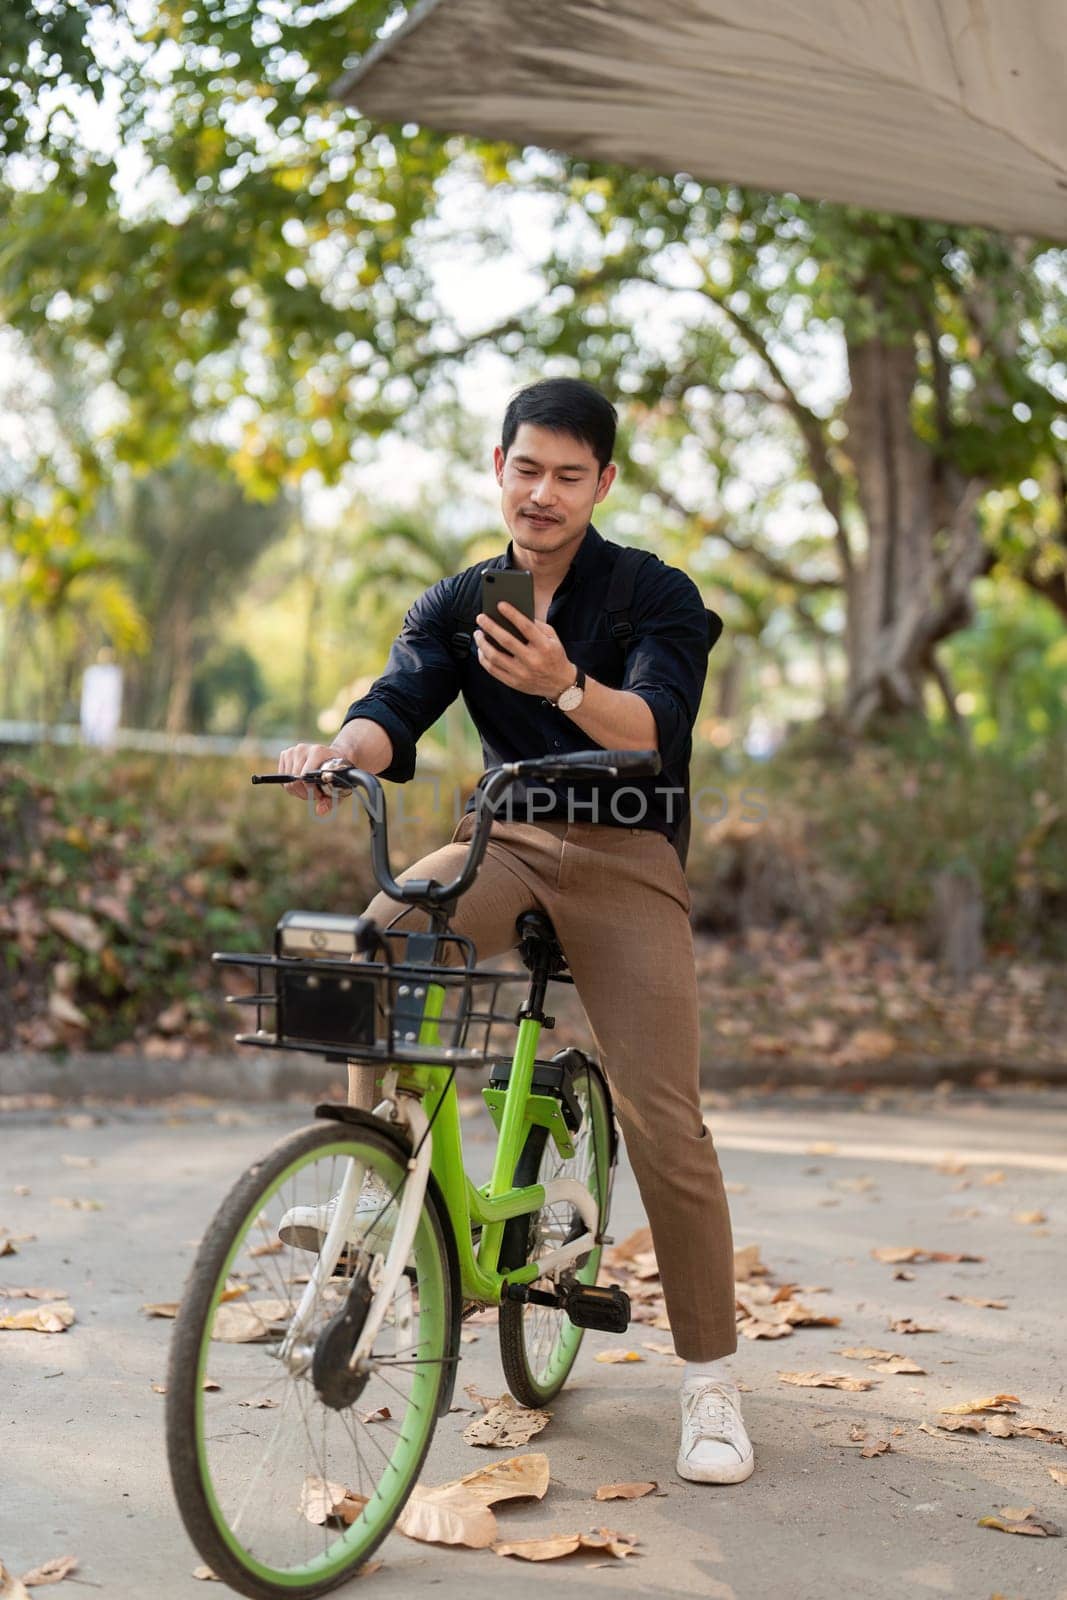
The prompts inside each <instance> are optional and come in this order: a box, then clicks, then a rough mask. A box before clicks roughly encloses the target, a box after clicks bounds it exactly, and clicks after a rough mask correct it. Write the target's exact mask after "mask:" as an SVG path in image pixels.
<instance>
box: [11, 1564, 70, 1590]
mask: <svg viewBox="0 0 1067 1600" xmlns="http://www.w3.org/2000/svg"><path fill="white" fill-rule="evenodd" d="M77 1570H78V1558H77V1556H53V1557H52V1559H51V1561H42V1563H41V1565H40V1566H39V1567H34V1568H33V1570H32V1571H31V1572H24V1573H23V1574H22V1581H23V1583H24V1584H25V1585H26V1587H27V1589H43V1588H44V1587H45V1585H46V1584H49V1583H62V1582H63V1579H64V1578H69V1577H70V1575H71V1573H72V1572H77Z"/></svg>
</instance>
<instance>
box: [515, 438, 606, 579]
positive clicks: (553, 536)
mask: <svg viewBox="0 0 1067 1600" xmlns="http://www.w3.org/2000/svg"><path fill="white" fill-rule="evenodd" d="M493 465H494V466H495V468H496V481H497V483H499V485H500V509H501V511H502V513H503V516H504V521H505V523H506V524H507V528H508V532H509V533H510V534H511V537H512V540H513V542H514V544H515V545H516V547H517V548H518V549H520V550H530V551H536V552H537V553H538V554H546V555H547V554H550V553H551V552H552V551H554V550H560V549H562V547H563V546H564V545H567V544H571V543H573V542H574V541H575V540H578V539H580V538H581V537H582V535H583V534H584V533H585V530H586V528H587V527H588V526H589V520H590V518H591V516H592V514H593V507H594V506H595V505H598V504H599V503H600V501H601V500H603V498H604V496H605V495H606V494H607V492H608V490H609V489H610V488H611V485H612V484H613V483H614V481H615V465H614V463H613V462H609V464H608V465H607V466H606V467H605V468H604V470H603V472H601V470H600V464H599V462H598V461H597V458H596V456H595V455H594V454H593V451H592V449H591V448H590V446H589V445H587V444H584V443H583V442H582V441H581V440H580V439H574V438H572V437H571V435H570V434H569V433H554V432H553V431H552V430H551V429H549V428H539V427H538V426H537V425H536V424H535V423H532V422H524V423H522V424H521V426H520V427H519V430H518V432H517V433H516V435H515V439H514V442H513V444H512V446H511V449H510V450H509V451H508V453H507V457H506V458H505V456H504V452H503V451H502V450H501V448H500V446H499V445H498V446H497V447H496V449H495V450H494V452H493Z"/></svg>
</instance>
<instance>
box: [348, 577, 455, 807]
mask: <svg viewBox="0 0 1067 1600" xmlns="http://www.w3.org/2000/svg"><path fill="white" fill-rule="evenodd" d="M448 586H449V580H448V579H443V580H442V581H441V582H440V583H435V584H434V585H433V586H432V587H431V588H429V589H427V590H426V591H425V593H424V594H421V595H420V596H419V598H418V599H417V600H416V601H415V604H414V605H413V606H412V607H411V609H410V611H409V612H408V613H407V616H406V617H405V618H404V625H403V627H402V628H401V630H400V632H399V633H398V635H397V637H396V638H395V639H394V640H393V644H392V648H391V649H390V651H389V659H388V661H387V662H386V664H385V671H384V672H383V673H382V675H381V677H380V678H376V679H375V680H374V682H373V683H372V684H371V686H370V688H369V689H368V691H367V693H366V694H365V695H363V696H361V698H360V699H358V700H354V701H353V702H352V704H351V705H350V706H349V708H348V711H347V712H346V713H345V723H349V722H352V721H353V720H354V719H355V718H356V717H365V718H366V719H367V720H368V721H370V722H377V723H378V724H379V726H380V727H382V728H384V729H385V731H386V733H387V734H388V735H389V740H390V743H391V744H392V746H393V759H392V762H391V763H390V765H389V766H388V767H387V768H386V769H385V771H384V772H382V774H381V776H382V777H383V778H389V779H390V780H391V781H392V782H393V783H407V782H408V780H409V779H410V778H413V777H414V776H415V746H416V744H417V743H418V741H419V740H420V739H421V738H422V735H423V734H424V733H425V732H426V730H427V728H429V727H432V726H433V724H434V723H435V722H436V721H437V719H438V717H439V716H441V715H442V713H443V712H444V711H445V709H446V708H447V707H448V706H450V705H451V704H452V701H453V700H454V699H455V698H456V696H457V694H458V693H459V671H458V668H457V665H456V662H455V660H454V658H453V656H452V653H451V650H450V649H449V642H450V641H449V633H450V628H451V611H450V608H449V605H448ZM342 726H344V724H342Z"/></svg>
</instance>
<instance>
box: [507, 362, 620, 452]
mask: <svg viewBox="0 0 1067 1600" xmlns="http://www.w3.org/2000/svg"><path fill="white" fill-rule="evenodd" d="M618 420H619V418H618V413H617V412H616V410H615V407H614V406H613V405H612V403H611V401H610V400H608V399H607V398H606V397H605V396H604V395H602V394H601V393H600V390H599V389H594V388H593V385H592V384H591V383H584V382H583V381H582V379H581V378H542V379H540V381H539V382H537V383H531V384H528V385H527V386H526V388H525V389H520V390H519V391H518V393H517V394H514V395H512V397H511V399H510V401H509V402H508V408H507V410H506V411H505V412H504V426H503V429H502V430H501V437H500V445H501V449H502V450H503V452H504V454H505V455H507V453H508V451H509V450H510V449H511V447H512V445H513V444H514V443H515V435H516V434H517V433H518V431H519V429H520V427H521V426H522V424H523V423H524V422H530V423H532V424H533V425H534V426H535V427H538V428H548V429H550V430H551V432H553V433H569V434H570V436H571V438H572V439H580V440H581V442H582V444H587V445H588V446H589V448H590V450H592V452H593V454H594V455H595V456H596V458H597V461H598V463H599V465H600V470H601V472H603V471H604V468H605V467H606V466H607V465H608V463H609V462H610V460H611V456H612V452H613V451H614V449H615V428H616V426H617V424H618Z"/></svg>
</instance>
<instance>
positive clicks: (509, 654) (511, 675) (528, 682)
mask: <svg viewBox="0 0 1067 1600" xmlns="http://www.w3.org/2000/svg"><path fill="white" fill-rule="evenodd" d="M499 609H500V614H501V616H506V617H507V619H508V621H509V622H513V623H514V624H515V627H516V628H518V630H519V632H520V634H521V635H522V637H521V639H516V638H515V636H514V635H513V634H510V633H509V632H508V631H507V629H506V628H501V627H500V626H499V625H498V624H497V623H495V622H494V621H493V619H492V618H491V617H487V616H486V615H485V613H484V612H483V611H480V612H479V613H478V616H477V619H476V620H477V623H478V627H477V629H476V630H475V634H474V642H475V644H476V645H477V646H478V660H479V661H480V662H481V664H482V666H483V667H484V668H485V670H486V672H488V673H489V675H490V677H493V678H496V679H498V680H499V682H501V683H506V684H507V685H508V687H509V688H511V689H518V690H520V691H521V693H523V694H539V695H543V696H544V698H545V699H546V700H557V699H558V698H559V696H560V695H561V694H562V693H563V691H564V689H569V688H570V686H571V684H572V683H573V682H574V680H575V677H576V676H577V673H576V670H575V668H574V666H573V665H572V664H571V662H570V661H568V660H567V652H566V650H564V648H563V645H562V644H561V643H560V638H559V635H558V634H557V632H556V630H555V628H551V627H549V625H548V623H547V622H531V621H530V619H529V617H524V616H523V614H522V612H521V611H520V610H519V609H518V608H517V607H516V606H513V605H509V604H508V602H507V601H506V600H501V601H500V604H499Z"/></svg>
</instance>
